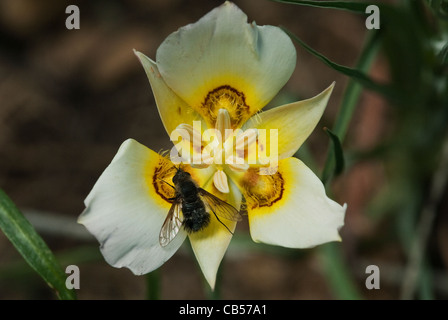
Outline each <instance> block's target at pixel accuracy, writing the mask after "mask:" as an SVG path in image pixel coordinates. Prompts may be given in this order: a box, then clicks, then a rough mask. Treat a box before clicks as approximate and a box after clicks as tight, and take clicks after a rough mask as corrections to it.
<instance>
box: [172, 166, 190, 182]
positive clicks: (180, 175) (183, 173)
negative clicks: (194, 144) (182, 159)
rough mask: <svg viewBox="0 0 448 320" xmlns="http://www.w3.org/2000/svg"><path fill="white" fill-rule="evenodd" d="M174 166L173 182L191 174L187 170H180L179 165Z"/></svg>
mask: <svg viewBox="0 0 448 320" xmlns="http://www.w3.org/2000/svg"><path fill="white" fill-rule="evenodd" d="M175 168H176V170H177V172H176V174H175V175H174V177H173V183H174V184H177V183H178V182H179V181H183V180H185V179H187V178H189V177H190V176H191V175H190V174H189V173H188V172H186V171H184V170H182V169H181V168H180V167H179V168H177V167H175Z"/></svg>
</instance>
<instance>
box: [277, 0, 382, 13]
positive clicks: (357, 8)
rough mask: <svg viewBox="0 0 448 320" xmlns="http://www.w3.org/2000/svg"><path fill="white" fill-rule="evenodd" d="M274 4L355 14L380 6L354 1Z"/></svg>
mask: <svg viewBox="0 0 448 320" xmlns="http://www.w3.org/2000/svg"><path fill="white" fill-rule="evenodd" d="M271 1H274V2H280V3H287V4H297V5H302V6H308V7H316V8H328V9H338V10H345V11H350V12H355V13H362V14H364V13H365V12H366V8H367V6H369V5H370V4H375V5H378V3H374V2H371V3H365V2H354V1H305V0H271Z"/></svg>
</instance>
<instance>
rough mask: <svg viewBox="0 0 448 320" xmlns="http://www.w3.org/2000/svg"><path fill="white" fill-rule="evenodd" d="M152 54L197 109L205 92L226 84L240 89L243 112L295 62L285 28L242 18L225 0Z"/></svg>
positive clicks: (254, 107)
mask: <svg viewBox="0 0 448 320" xmlns="http://www.w3.org/2000/svg"><path fill="white" fill-rule="evenodd" d="M156 57H157V59H156V61H157V65H158V67H159V71H160V74H161V75H162V77H163V79H164V80H165V81H166V83H167V84H168V86H169V87H170V88H171V89H173V91H174V92H176V94H178V95H179V96H180V97H181V98H182V99H183V100H184V101H186V102H187V103H188V104H189V105H190V106H191V107H192V108H194V109H195V110H196V111H197V112H200V108H201V104H202V103H204V101H205V99H206V97H207V95H208V93H210V92H212V91H213V90H215V89H217V88H220V87H223V86H229V87H231V88H233V89H235V90H237V91H238V92H240V93H243V94H244V98H245V102H246V104H247V105H248V106H249V109H250V110H249V111H248V115H249V116H250V115H252V114H254V113H255V112H257V111H258V110H259V109H261V108H262V107H264V106H265V105H266V104H267V103H268V102H269V101H270V100H271V99H272V98H273V97H274V96H275V95H276V94H277V92H278V91H279V90H280V89H281V88H282V87H283V86H284V85H285V83H286V82H287V80H288V79H289V77H290V76H291V74H292V72H293V70H294V68H295V63H296V51H295V48H294V45H293V43H292V41H291V39H290V38H289V37H288V36H287V34H286V33H285V32H283V31H282V30H281V29H280V28H278V27H273V26H257V25H256V24H255V23H252V24H249V23H247V16H246V14H244V13H243V12H242V11H241V10H240V9H239V8H238V7H237V6H236V5H234V4H233V3H231V2H225V3H224V4H223V5H221V6H220V7H218V8H215V9H214V10H212V11H211V12H209V13H208V14H206V15H205V16H204V17H203V18H201V19H200V20H199V21H198V22H196V23H193V24H190V25H187V26H185V27H183V28H180V29H179V30H178V31H177V32H174V33H173V34H171V35H170V36H168V37H167V38H166V40H165V41H164V42H163V43H162V44H161V46H160V47H159V49H158V50H157V55H156ZM243 116H245V115H243ZM247 118H248V117H247ZM247 118H246V119H245V120H247ZM245 120H244V121H242V122H241V123H244V122H245Z"/></svg>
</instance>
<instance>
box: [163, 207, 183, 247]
mask: <svg viewBox="0 0 448 320" xmlns="http://www.w3.org/2000/svg"><path fill="white" fill-rule="evenodd" d="M182 223H183V216H182V204H181V202H180V201H174V203H173V205H172V206H171V208H170V211H168V215H167V216H166V219H165V221H164V222H163V225H162V228H161V229H160V234H159V243H160V245H161V246H162V247H165V246H167V245H168V244H169V243H170V242H171V241H172V240H173V239H174V237H175V236H176V235H177V234H178V232H179V230H180V227H182Z"/></svg>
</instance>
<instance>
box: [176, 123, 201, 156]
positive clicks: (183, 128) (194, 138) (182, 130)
mask: <svg viewBox="0 0 448 320" xmlns="http://www.w3.org/2000/svg"><path fill="white" fill-rule="evenodd" d="M175 130H176V131H177V132H179V134H180V136H181V137H182V139H183V140H186V141H188V142H190V143H193V145H194V146H198V149H199V148H202V137H201V133H200V132H198V130H196V129H195V128H194V127H193V126H192V125H189V124H186V123H181V124H180V125H178V126H177V127H176V129H175ZM194 142H196V144H195V143H194ZM194 151H195V152H197V153H200V152H201V150H194Z"/></svg>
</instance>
